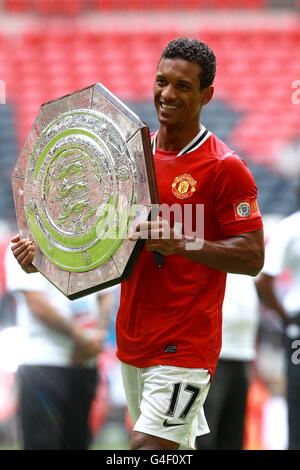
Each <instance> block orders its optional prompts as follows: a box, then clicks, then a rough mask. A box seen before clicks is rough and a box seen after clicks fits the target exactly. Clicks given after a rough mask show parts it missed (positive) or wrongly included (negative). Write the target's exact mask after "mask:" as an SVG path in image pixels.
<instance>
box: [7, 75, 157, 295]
mask: <svg viewBox="0 0 300 470" xmlns="http://www.w3.org/2000/svg"><path fill="white" fill-rule="evenodd" d="M12 187H13V194H14V200H15V206H16V214H17V222H18V227H19V231H20V234H21V236H22V237H24V238H31V239H33V240H34V241H35V244H36V246H37V254H36V256H35V259H34V265H35V266H36V268H37V269H38V270H39V271H40V272H41V273H42V274H43V275H44V276H45V277H46V278H47V279H48V280H49V281H50V282H51V283H52V284H54V285H55V286H56V287H57V288H58V289H59V290H60V291H61V292H62V293H63V294H65V295H66V296H67V297H68V298H69V299H75V298H78V297H82V296H84V295H87V294H89V293H92V292H95V291H98V290H101V289H104V288H106V287H109V286H112V285H114V284H117V283H119V282H120V281H121V280H124V279H126V278H128V276H129V275H130V272H131V270H132V269H133V267H134V263H135V261H136V259H137V256H138V254H139V252H140V250H141V247H142V242H141V241H137V242H132V241H129V240H128V233H130V232H131V231H132V230H133V229H134V227H135V226H136V225H137V224H138V223H139V222H141V221H145V220H147V219H148V218H149V215H150V212H151V210H152V208H153V207H154V205H156V204H157V203H158V195H157V186H156V180H155V173H154V166H153V157H152V152H151V146H150V134H149V129H148V127H147V126H146V125H145V124H144V123H143V122H142V121H141V120H140V119H139V118H138V116H136V114H134V113H133V112H132V111H131V110H130V109H129V108H128V107H127V106H126V105H125V104H124V103H122V102H121V101H120V100H119V99H118V98H117V97H116V96H114V95H113V94H112V93H111V92H110V91H109V90H107V89H106V88H105V87H104V86H103V85H101V84H99V83H97V84H95V85H92V86H90V87H88V88H85V89H83V90H79V91H76V92H74V93H72V94H70V95H67V96H64V97H62V98H59V99H57V100H54V101H50V102H48V103H45V104H43V105H42V106H41V108H40V111H39V113H38V115H37V118H36V120H35V122H34V124H33V127H32V129H31V131H30V134H29V136H28V139H27V141H26V143H25V145H24V147H23V149H22V151H21V154H20V156H19V158H18V160H17V163H16V166H15V168H14V170H13V173H12Z"/></svg>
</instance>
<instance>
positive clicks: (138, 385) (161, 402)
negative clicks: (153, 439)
mask: <svg viewBox="0 0 300 470" xmlns="http://www.w3.org/2000/svg"><path fill="white" fill-rule="evenodd" d="M122 378H123V384H124V389H125V395H126V400H127V405H128V409H129V413H130V416H131V419H132V421H133V423H134V428H133V430H134V431H138V432H143V433H145V434H150V435H153V436H158V437H161V438H163V439H167V440H169V441H173V442H177V443H178V444H179V449H194V448H195V439H196V436H200V435H202V434H207V433H208V432H209V428H208V425H207V422H206V419H205V415H204V410H203V404H204V402H205V399H206V396H207V393H208V390H209V386H210V374H209V372H208V371H207V370H205V369H186V368H183V367H173V366H153V367H147V368H145V369H139V368H137V367H132V366H129V365H128V364H124V363H122Z"/></svg>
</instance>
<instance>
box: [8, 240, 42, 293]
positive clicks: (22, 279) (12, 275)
mask: <svg viewBox="0 0 300 470" xmlns="http://www.w3.org/2000/svg"><path fill="white" fill-rule="evenodd" d="M4 269H5V281H6V289H7V290H8V291H31V292H39V291H44V290H45V288H46V283H47V281H46V279H45V278H43V276H42V275H41V274H40V273H32V274H27V273H26V272H25V271H23V269H22V268H21V266H20V265H19V264H18V262H17V260H16V259H15V257H14V255H13V253H12V251H11V248H10V246H9V247H8V248H7V250H6V253H5V260H4Z"/></svg>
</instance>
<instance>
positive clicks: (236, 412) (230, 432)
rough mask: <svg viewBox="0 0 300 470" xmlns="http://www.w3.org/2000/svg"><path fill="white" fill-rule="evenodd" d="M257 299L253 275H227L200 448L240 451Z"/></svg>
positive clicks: (252, 356) (254, 347) (254, 340)
mask: <svg viewBox="0 0 300 470" xmlns="http://www.w3.org/2000/svg"><path fill="white" fill-rule="evenodd" d="M258 322H259V299H258V295H257V292H256V289H255V284H254V281H253V278H251V277H249V276H242V275H238V274H229V275H228V276H227V283H226V290H225V297H224V303H223V325H222V349H221V353H220V358H219V361H218V365H217V369H216V373H215V376H214V378H213V381H212V384H211V387H210V390H209V393H208V396H207V399H206V401H205V404H204V411H205V415H206V417H207V420H208V422H209V427H210V433H209V434H206V435H204V436H199V437H198V438H197V448H198V449H199V450H217V449H218V450H241V449H242V448H243V436H244V424H245V414H246V403H247V394H248V388H249V373H250V368H251V363H252V361H253V360H254V359H255V357H256V334H257V328H258Z"/></svg>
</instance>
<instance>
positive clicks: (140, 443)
mask: <svg viewBox="0 0 300 470" xmlns="http://www.w3.org/2000/svg"><path fill="white" fill-rule="evenodd" d="M178 447H179V444H178V443H177V442H172V441H168V440H167V439H162V438H161V437H156V436H152V435H149V434H144V433H142V432H136V431H133V433H132V436H131V443H130V449H131V450H177V449H178Z"/></svg>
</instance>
